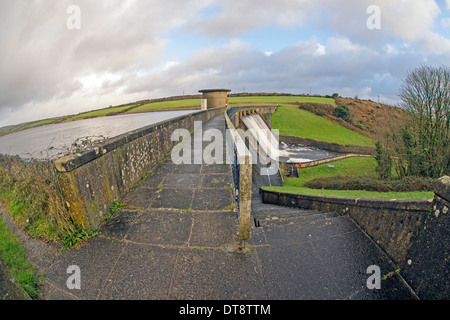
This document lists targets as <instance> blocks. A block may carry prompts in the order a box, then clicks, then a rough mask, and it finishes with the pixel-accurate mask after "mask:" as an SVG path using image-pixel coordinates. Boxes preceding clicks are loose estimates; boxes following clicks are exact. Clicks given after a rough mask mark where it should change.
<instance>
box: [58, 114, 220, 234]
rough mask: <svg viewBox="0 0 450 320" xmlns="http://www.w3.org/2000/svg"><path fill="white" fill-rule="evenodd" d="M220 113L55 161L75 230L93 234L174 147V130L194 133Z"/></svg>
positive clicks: (186, 118) (155, 126)
mask: <svg viewBox="0 0 450 320" xmlns="http://www.w3.org/2000/svg"><path fill="white" fill-rule="evenodd" d="M225 110H226V108H217V109H210V110H205V111H199V112H195V113H191V114H188V115H184V116H180V117H177V118H174V119H170V120H167V121H163V122H159V123H156V124H153V125H150V126H147V127H143V128H141V129H137V130H133V131H130V132H128V133H126V134H122V135H120V136H117V137H115V138H112V139H109V140H108V141H106V142H104V143H102V144H99V145H96V146H95V147H93V148H92V149H90V150H86V151H84V152H83V153H79V154H75V155H70V156H66V157H63V158H60V159H58V160H57V161H55V167H56V170H57V172H58V178H59V181H60V184H61V189H62V191H63V193H64V196H65V198H66V202H67V203H66V204H67V206H68V207H69V211H70V215H71V217H72V219H73V221H74V222H75V224H77V225H79V226H80V227H83V228H84V229H86V230H89V231H90V230H95V229H97V228H98V227H99V225H100V224H101V223H102V222H103V221H104V216H105V215H108V214H109V212H110V210H111V207H112V206H113V205H114V204H115V203H117V202H119V201H120V200H121V199H122V198H123V197H124V196H125V195H126V194H127V193H128V192H129V191H130V190H131V189H133V187H135V186H136V184H137V183H139V181H140V180H141V179H143V178H144V177H145V176H146V175H148V174H149V173H150V171H151V169H152V168H153V167H154V166H155V165H156V164H158V162H160V161H162V159H164V157H165V156H166V155H167V154H168V153H169V152H170V151H171V150H172V148H173V147H174V146H175V145H176V144H178V143H179V141H172V140H171V137H172V133H173V132H174V130H176V129H187V130H188V131H190V132H191V131H193V130H194V122H196V121H201V122H206V121H208V120H209V119H211V118H213V117H215V116H217V115H219V114H223V113H224V112H225Z"/></svg>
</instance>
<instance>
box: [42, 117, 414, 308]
mask: <svg viewBox="0 0 450 320" xmlns="http://www.w3.org/2000/svg"><path fill="white" fill-rule="evenodd" d="M208 127H211V128H220V129H221V130H223V129H224V118H223V116H219V117H217V118H214V119H212V120H211V121H210V122H209V123H207V124H206V125H205V126H204V129H206V128H208ZM230 184H231V169H230V167H229V166H228V165H225V164H217V165H206V164H197V165H174V164H173V163H172V162H171V161H170V159H166V160H165V161H164V162H162V163H160V164H159V165H158V166H157V167H156V168H155V169H154V170H153V172H152V175H150V176H149V177H148V179H147V180H146V181H144V182H142V183H141V184H140V186H139V187H138V188H137V189H136V190H134V191H133V192H132V193H130V194H129V195H128V196H127V197H126V198H125V199H124V200H123V202H125V203H126V204H127V206H126V207H124V208H122V209H121V210H120V211H119V212H117V213H115V214H114V215H113V217H112V218H111V219H110V220H109V221H107V222H105V223H104V224H103V225H102V226H101V227H100V229H99V235H98V236H96V237H94V238H92V239H91V240H89V242H88V243H87V244H85V245H84V246H83V247H81V248H79V249H73V250H70V251H66V252H62V253H59V252H57V251H55V250H54V249H52V248H51V246H48V245H47V247H46V249H45V250H47V251H46V252H47V253H48V252H53V256H52V254H49V256H52V257H51V258H49V259H47V260H46V262H45V261H44V262H40V264H39V265H40V269H41V270H43V271H45V274H44V279H45V283H44V284H43V285H42V290H41V294H42V299H49V300H54V299H89V300H94V299H108V300H118V299H126V300H131V299H132V300H135V299H144V300H147V299H159V300H171V299H183V300H231V299H233V300H251V299H256V300H300V299H306V300H312V299H314V300H316V299H318V300H335V299H349V300H391V299H415V295H414V293H413V292H412V291H411V290H410V289H409V287H408V286H407V285H406V284H405V282H404V281H403V279H402V278H401V277H400V276H399V275H398V274H397V273H396V272H395V271H396V269H397V267H396V266H395V265H394V264H393V263H392V262H391V260H390V259H389V258H388V257H387V256H386V254H385V253H384V252H383V251H382V250H381V249H379V247H378V246H377V245H376V244H375V243H374V242H373V241H372V240H370V239H369V237H367V236H366V235H365V234H364V233H363V232H362V231H361V229H360V228H359V227H358V226H357V225H356V224H355V223H354V222H353V221H352V220H351V219H350V218H349V217H348V216H341V215H338V214H336V213H333V212H316V211H305V210H299V209H295V208H285V207H278V206H274V205H268V204H263V203H262V202H261V199H260V197H259V194H258V193H257V190H255V193H254V194H253V200H252V215H253V218H254V224H253V225H252V229H251V239H250V240H249V241H248V243H247V244H246V247H245V250H243V251H239V250H238V249H237V245H236V243H237V240H238V237H237V215H236V213H235V212H234V210H233V207H232V206H231V204H232V190H231V188H230ZM45 250H44V251H45ZM52 250H53V251H52ZM72 265H76V266H78V267H79V270H80V283H81V289H72V290H70V289H68V286H67V280H68V278H69V276H70V274H68V273H67V268H68V267H69V266H72ZM373 265H376V266H378V267H379V268H380V271H381V276H382V279H383V280H381V289H369V288H368V286H367V280H368V279H369V277H370V276H371V275H372V274H371V273H367V269H368V267H369V266H373Z"/></svg>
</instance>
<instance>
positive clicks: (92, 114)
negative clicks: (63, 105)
mask: <svg viewBox="0 0 450 320" xmlns="http://www.w3.org/2000/svg"><path fill="white" fill-rule="evenodd" d="M131 107H133V106H125V107H112V108H106V109H100V110H93V111H90V112H85V113H80V114H77V115H76V116H73V117H71V118H69V119H68V121H75V120H81V119H86V118H95V117H105V116H107V115H108V114H110V113H119V112H123V111H124V110H126V109H129V108H131Z"/></svg>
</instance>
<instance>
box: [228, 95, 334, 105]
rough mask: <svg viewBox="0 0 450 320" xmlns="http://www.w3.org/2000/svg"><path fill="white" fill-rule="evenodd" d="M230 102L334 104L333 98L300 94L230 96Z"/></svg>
mask: <svg viewBox="0 0 450 320" xmlns="http://www.w3.org/2000/svg"><path fill="white" fill-rule="evenodd" d="M229 102H230V104H256V103H271V104H278V103H296V102H300V103H301V102H313V103H327V104H332V105H335V102H334V99H332V98H322V97H300V96H250V97H230V98H229Z"/></svg>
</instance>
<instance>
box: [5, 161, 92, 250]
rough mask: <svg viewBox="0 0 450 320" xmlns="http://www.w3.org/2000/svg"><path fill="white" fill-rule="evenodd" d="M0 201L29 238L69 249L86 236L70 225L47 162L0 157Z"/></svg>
mask: <svg viewBox="0 0 450 320" xmlns="http://www.w3.org/2000/svg"><path fill="white" fill-rule="evenodd" d="M0 200H1V202H2V203H3V204H4V206H5V208H6V209H7V210H8V212H9V214H10V216H11V218H12V219H14V221H15V222H16V223H17V225H18V226H19V227H21V228H22V229H23V230H24V231H25V232H26V233H27V234H29V235H30V236H31V237H33V238H40V239H43V240H45V241H49V242H54V243H57V244H61V245H62V248H70V247H73V246H76V245H78V244H80V243H82V242H83V241H84V240H86V239H88V238H89V236H90V235H89V234H87V233H86V232H85V231H84V230H82V229H80V228H78V227H77V226H75V224H74V223H73V221H72V219H71V217H70V214H69V210H68V207H67V204H66V201H65V198H64V195H63V193H62V190H61V188H60V186H59V181H58V179H57V177H56V172H55V168H54V166H53V164H52V163H51V162H44V161H23V160H22V159H20V158H19V157H8V156H0Z"/></svg>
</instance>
